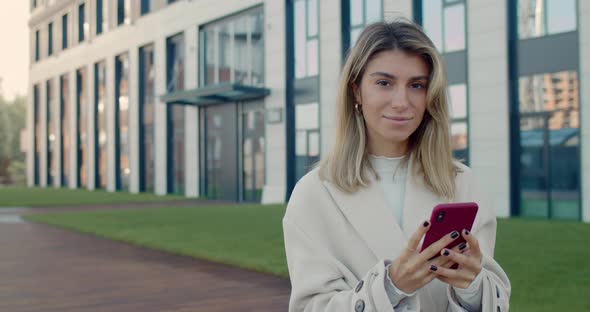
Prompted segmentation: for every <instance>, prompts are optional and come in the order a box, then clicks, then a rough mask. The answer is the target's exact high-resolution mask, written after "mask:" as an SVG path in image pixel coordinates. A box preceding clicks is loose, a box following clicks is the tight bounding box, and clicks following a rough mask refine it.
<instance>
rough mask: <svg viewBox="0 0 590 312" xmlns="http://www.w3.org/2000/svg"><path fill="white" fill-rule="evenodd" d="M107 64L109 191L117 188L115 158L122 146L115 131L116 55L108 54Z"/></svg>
mask: <svg viewBox="0 0 590 312" xmlns="http://www.w3.org/2000/svg"><path fill="white" fill-rule="evenodd" d="M105 66H106V71H107V73H106V74H107V75H106V79H105V80H106V81H105V88H106V90H105V99H104V104H105V116H106V126H107V176H106V179H107V187H106V189H107V191H109V192H113V191H115V190H116V188H117V185H116V181H115V178H116V175H118V174H119V172H117V168H116V166H115V164H116V161H118V159H115V157H116V153H115V150H116V149H120V148H121V146H120V145H117V141H118V140H117V135H116V134H117V133H116V132H117V131H115V125H116V122H115V117H116V116H117V115H118V114H117V113H116V109H117V105H115V103H116V101H117V100H118V99H115V88H116V87H117V86H116V85H115V83H116V81H115V56H107V58H106V60H105Z"/></svg>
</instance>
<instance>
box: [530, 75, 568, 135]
mask: <svg viewBox="0 0 590 312" xmlns="http://www.w3.org/2000/svg"><path fill="white" fill-rule="evenodd" d="M519 87H520V90H519V94H520V112H521V113H526V112H538V111H555V110H564V111H576V112H577V111H578V108H579V103H578V78H577V73H576V72H575V71H567V72H559V73H553V74H541V75H535V76H528V77H521V78H520V86H519ZM576 115H577V113H576ZM572 118H573V117H572ZM574 119H575V118H574ZM571 122H573V120H572V121H571ZM571 122H570V121H568V124H569V123H571Z"/></svg>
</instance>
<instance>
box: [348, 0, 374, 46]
mask: <svg viewBox="0 0 590 312" xmlns="http://www.w3.org/2000/svg"><path fill="white" fill-rule="evenodd" d="M347 1H350V25H349V31H350V46H351V47H352V46H354V44H355V43H356V41H357V39H358V37H359V35H360V34H361V32H362V31H363V29H364V28H365V26H367V25H369V24H371V23H374V22H379V21H382V20H383V0H347Z"/></svg>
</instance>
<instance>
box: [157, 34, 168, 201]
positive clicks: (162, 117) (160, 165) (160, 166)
mask: <svg viewBox="0 0 590 312" xmlns="http://www.w3.org/2000/svg"><path fill="white" fill-rule="evenodd" d="M154 67H155V69H156V77H155V85H156V86H155V88H156V98H155V101H154V109H155V112H156V113H155V120H154V127H155V132H156V133H155V142H154V143H155V148H156V154H155V157H154V158H155V166H156V168H155V169H156V171H155V175H156V184H155V192H156V194H158V195H164V194H166V191H167V190H166V185H167V184H166V183H167V177H166V170H167V163H166V162H167V157H166V150H167V146H166V144H167V142H168V138H167V137H166V135H167V131H166V127H167V126H168V125H167V120H166V119H167V118H166V103H164V102H162V101H161V100H160V96H161V95H163V94H165V93H166V38H158V39H156V40H155V42H154Z"/></svg>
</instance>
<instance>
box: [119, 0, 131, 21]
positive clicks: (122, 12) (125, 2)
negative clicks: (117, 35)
mask: <svg viewBox="0 0 590 312" xmlns="http://www.w3.org/2000/svg"><path fill="white" fill-rule="evenodd" d="M130 23H131V0H117V25H122V24H130Z"/></svg>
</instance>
